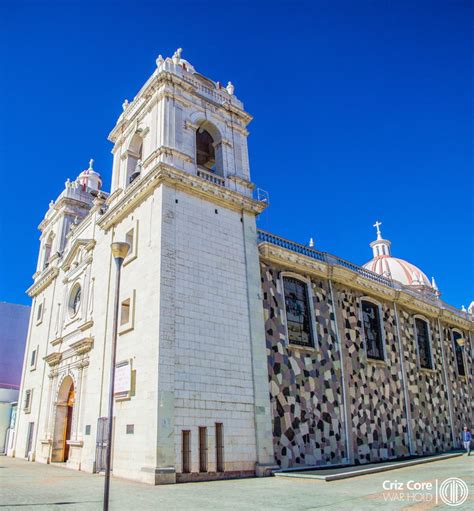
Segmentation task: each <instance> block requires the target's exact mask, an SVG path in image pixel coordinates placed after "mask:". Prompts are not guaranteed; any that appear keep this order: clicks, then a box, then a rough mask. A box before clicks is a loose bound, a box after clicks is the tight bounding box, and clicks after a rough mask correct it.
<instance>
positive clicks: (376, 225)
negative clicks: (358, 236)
mask: <svg viewBox="0 0 474 511" xmlns="http://www.w3.org/2000/svg"><path fill="white" fill-rule="evenodd" d="M381 225H382V222H379V221H378V220H377V221H376V222H375V224H374V225H373V227H375V228H376V229H377V239H378V240H381V239H382V231H381V230H380V226H381Z"/></svg>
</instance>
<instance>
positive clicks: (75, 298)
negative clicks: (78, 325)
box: [69, 283, 82, 318]
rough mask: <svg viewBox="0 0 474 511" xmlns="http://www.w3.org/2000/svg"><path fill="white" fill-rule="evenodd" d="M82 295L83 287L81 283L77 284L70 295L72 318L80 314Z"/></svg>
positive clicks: (70, 313)
mask: <svg viewBox="0 0 474 511" xmlns="http://www.w3.org/2000/svg"><path fill="white" fill-rule="evenodd" d="M81 294H82V290H81V286H80V284H79V283H76V284H75V285H74V286H73V288H72V290H71V294H70V295H69V315H70V316H71V318H73V317H74V316H76V315H77V313H78V312H79V308H80V306H81Z"/></svg>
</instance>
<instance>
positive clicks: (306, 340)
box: [283, 276, 314, 346]
mask: <svg viewBox="0 0 474 511" xmlns="http://www.w3.org/2000/svg"><path fill="white" fill-rule="evenodd" d="M283 288H284V293H285V310H286V326H287V331H288V342H289V343H290V344H298V345H300V346H314V342H313V329H312V316H311V311H310V300H309V294H308V284H307V283H306V282H304V281H302V280H299V279H296V278H294V277H288V276H286V277H283Z"/></svg>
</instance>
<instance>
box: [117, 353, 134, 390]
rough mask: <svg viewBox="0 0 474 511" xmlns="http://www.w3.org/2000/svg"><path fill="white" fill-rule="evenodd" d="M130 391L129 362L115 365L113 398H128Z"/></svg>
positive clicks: (130, 374)
mask: <svg viewBox="0 0 474 511" xmlns="http://www.w3.org/2000/svg"><path fill="white" fill-rule="evenodd" d="M131 390H132V366H131V364H130V360H124V361H123V362H119V363H117V364H116V365H115V388H114V396H115V397H128V396H129V395H130V391H131Z"/></svg>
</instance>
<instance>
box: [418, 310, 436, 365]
mask: <svg viewBox="0 0 474 511" xmlns="http://www.w3.org/2000/svg"><path fill="white" fill-rule="evenodd" d="M415 331H416V345H417V347H418V359H419V361H420V367H423V368H425V369H433V363H432V360H431V345H430V333H429V329H428V323H427V322H426V321H425V320H424V319H421V318H415Z"/></svg>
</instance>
